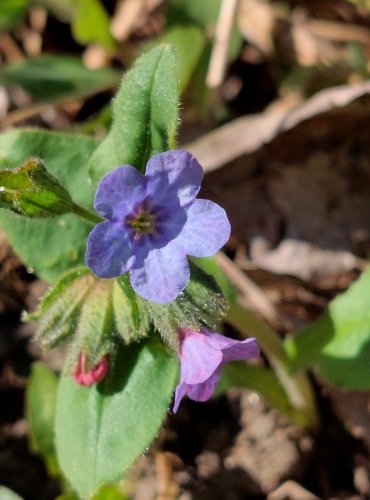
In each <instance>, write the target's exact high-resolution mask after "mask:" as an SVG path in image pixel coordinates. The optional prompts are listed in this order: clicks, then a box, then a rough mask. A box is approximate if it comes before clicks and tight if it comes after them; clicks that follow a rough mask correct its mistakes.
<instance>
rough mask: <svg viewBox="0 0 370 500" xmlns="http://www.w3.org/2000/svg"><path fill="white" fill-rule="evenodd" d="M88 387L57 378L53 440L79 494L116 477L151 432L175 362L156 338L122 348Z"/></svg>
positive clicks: (160, 412)
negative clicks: (105, 372) (103, 375)
mask: <svg viewBox="0 0 370 500" xmlns="http://www.w3.org/2000/svg"><path fill="white" fill-rule="evenodd" d="M112 364H113V369H112V371H111V373H110V375H109V376H108V377H107V378H106V379H105V380H104V381H103V382H101V383H100V384H98V385H97V386H93V387H81V386H79V385H78V384H76V383H75V382H74V380H73V379H71V378H70V377H62V379H61V382H60V386H59V391H58V400H57V415H56V442H57V451H58V458H59V462H60V464H61V467H62V469H63V471H64V473H65V475H66V476H67V477H68V479H69V480H70V482H71V484H72V486H73V487H74V488H75V489H76V490H77V491H78V493H79V495H80V496H81V498H83V499H86V498H89V497H90V496H91V495H92V494H93V493H95V492H96V490H97V489H98V488H99V487H100V486H101V485H103V484H104V483H107V482H114V481H117V480H118V479H119V478H120V477H121V476H122V474H123V473H124V472H125V471H126V470H127V469H128V467H130V465H131V464H132V463H133V462H134V460H136V458H137V457H138V456H139V455H140V454H141V453H142V452H143V451H144V450H145V449H146V448H147V446H148V445H149V444H150V443H151V441H152V440H153V439H154V437H155V436H156V434H157V432H158V429H159V427H160V425H161V423H162V420H163V418H164V417H165V414H166V411H167V409H168V405H169V400H170V397H171V394H172V390H173V388H174V385H175V383H176V377H177V361H176V360H175V358H174V356H173V354H172V353H170V352H168V351H167V350H166V349H165V348H164V346H163V345H162V344H161V343H160V342H159V340H158V339H155V338H152V339H151V340H148V341H145V342H141V343H140V344H136V345H130V346H128V347H124V348H122V349H121V350H120V351H119V353H118V356H117V359H116V360H112Z"/></svg>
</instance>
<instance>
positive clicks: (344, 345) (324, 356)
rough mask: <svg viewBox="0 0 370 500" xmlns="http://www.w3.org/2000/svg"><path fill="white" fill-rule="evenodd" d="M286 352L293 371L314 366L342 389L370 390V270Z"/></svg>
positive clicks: (302, 333) (331, 305) (340, 296)
mask: <svg viewBox="0 0 370 500" xmlns="http://www.w3.org/2000/svg"><path fill="white" fill-rule="evenodd" d="M286 348H287V351H288V354H289V357H290V358H291V368H292V371H296V370H299V369H301V368H304V367H305V366H307V365H308V364H312V363H313V364H316V365H317V367H318V368H319V371H320V374H321V375H322V376H323V377H324V378H325V379H326V380H328V381H329V382H331V383H333V384H335V385H337V386H339V387H343V388H346V389H368V388H370V361H369V360H370V269H368V270H367V271H366V272H365V273H364V274H363V275H362V276H361V278H360V279H359V280H357V281H356V282H355V283H354V284H353V285H352V286H351V287H350V288H349V290H348V291H347V292H345V293H343V294H341V295H339V296H338V297H336V298H335V299H334V300H333V301H332V302H331V303H330V305H329V307H328V310H327V312H326V313H325V314H324V315H323V316H322V317H321V318H319V320H318V321H316V322H315V323H313V324H312V325H309V326H308V327H306V328H304V329H303V330H302V331H301V332H299V333H298V334H297V335H296V336H295V337H293V338H291V339H289V340H288V341H287V342H286Z"/></svg>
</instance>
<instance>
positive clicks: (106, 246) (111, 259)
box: [86, 221, 135, 278]
mask: <svg viewBox="0 0 370 500" xmlns="http://www.w3.org/2000/svg"><path fill="white" fill-rule="evenodd" d="M134 261H135V257H134V255H133V252H132V244H131V239H130V235H129V232H128V231H127V229H125V227H124V226H123V225H122V224H120V223H113V222H109V221H107V222H101V223H100V224H97V225H96V226H95V227H94V229H93V230H92V231H91V233H90V234H89V238H88V240H87V249H86V265H87V267H89V268H90V269H91V271H93V273H94V274H96V276H99V278H114V277H115V276H120V275H121V274H123V273H125V272H126V271H128V270H129V269H131V267H132V265H133V263H134Z"/></svg>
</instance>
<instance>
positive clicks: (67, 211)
mask: <svg viewBox="0 0 370 500" xmlns="http://www.w3.org/2000/svg"><path fill="white" fill-rule="evenodd" d="M178 101H179V95H178V77H177V73H176V59H175V54H174V51H173V49H172V48H171V46H168V45H161V46H158V47H156V48H154V49H153V50H151V51H150V52H148V53H147V54H145V55H144V56H142V57H141V58H140V59H139V60H138V61H137V62H136V64H135V65H134V67H133V69H132V70H131V71H129V72H128V73H127V74H126V75H125V76H124V78H123V80H122V84H121V87H120V89H119V91H118V94H117V97H116V99H115V100H114V103H113V117H114V119H113V124H112V127H111V130H110V131H109V134H108V135H107V137H106V138H105V139H104V140H103V141H101V142H99V141H98V140H96V139H93V138H91V137H88V136H81V135H76V134H63V133H53V132H47V131H43V130H13V131H10V132H6V133H4V134H2V135H0V158H1V170H0V207H1V208H3V209H4V210H1V211H0V223H1V226H2V228H3V229H4V231H5V232H6V233H7V235H8V237H9V239H10V241H11V243H12V245H13V246H14V248H15V250H16V251H17V252H18V254H19V255H20V257H21V258H22V259H23V260H24V262H25V263H26V264H27V265H28V266H31V267H32V268H33V269H34V270H35V272H36V273H37V274H38V276H40V277H41V278H43V279H44V280H46V281H47V282H49V283H50V284H51V285H52V286H51V288H50V290H49V292H48V293H47V294H46V295H45V297H43V299H42V300H41V302H40V305H39V308H38V310H37V311H36V312H35V313H33V314H29V315H28V318H27V319H29V320H34V319H37V320H38V321H39V325H38V331H37V334H36V339H35V340H36V341H37V342H38V343H39V344H40V345H41V346H42V348H43V349H45V350H48V349H51V348H53V347H55V346H58V345H61V344H63V343H67V344H68V350H67V356H66V361H65V368H64V371H63V373H62V374H61V376H60V377H59V379H58V378H57V376H56V375H55V374H54V373H53V372H52V371H51V370H50V369H49V368H48V367H47V366H46V365H43V364H41V363H36V364H35V365H34V368H33V371H32V375H31V377H30V382H29V387H28V391H27V414H28V419H29V422H30V429H31V446H32V448H33V449H34V451H35V452H37V453H39V454H41V455H42V456H43V457H44V459H45V463H46V466H47V468H48V470H49V473H50V474H52V475H57V476H58V475H61V474H63V475H64V477H65V478H66V479H67V481H68V483H69V484H70V485H71V486H72V488H73V489H74V490H75V491H76V492H77V494H78V495H79V497H80V498H82V499H88V498H91V497H93V495H94V494H95V493H96V491H97V490H98V489H99V488H101V487H103V485H104V484H106V483H113V482H116V481H118V480H120V479H121V478H122V477H123V475H124V473H125V471H127V469H128V468H129V467H130V466H131V464H132V463H133V462H134V461H135V459H136V458H137V457H138V456H139V455H140V454H141V453H142V452H143V451H144V450H145V449H147V447H148V446H149V445H150V443H151V442H152V441H153V439H154V438H155V436H156V435H157V433H158V431H159V428H160V426H161V424H162V422H163V420H164V419H165V418H166V414H167V412H168V411H178V409H179V407H180V403H181V401H182V399H183V398H184V397H185V396H187V397H189V398H191V399H193V400H195V401H206V400H208V399H209V398H210V397H212V395H213V394H214V392H215V390H216V387H217V386H218V390H219V391H222V390H225V389H227V388H228V387H230V386H232V385H234V386H242V387H250V388H253V389H254V390H257V391H258V392H260V393H261V394H263V395H264V396H265V397H266V399H267V400H268V401H269V402H270V403H271V404H273V405H275V406H277V407H278V408H279V409H280V410H281V411H283V412H284V413H285V414H286V415H288V417H289V418H291V419H292V420H293V421H295V422H296V423H297V424H299V425H303V426H306V427H308V428H310V429H311V430H314V429H316V428H317V427H318V425H319V418H318V414H317V409H316V404H315V398H314V395H313V392H312V388H311V385H310V383H309V379H308V378H307V375H306V373H305V371H304V369H305V368H306V367H308V366H312V365H315V366H316V367H317V368H318V369H319V370H320V372H321V374H322V376H323V377H325V378H327V379H328V380H329V381H331V382H334V383H337V384H340V385H341V386H343V387H347V388H365V387H369V386H370V377H369V372H370V367H369V363H368V362H365V359H366V356H367V354H368V351H369V339H370V329H369V321H368V320H369V318H368V316H369V312H368V311H369V307H367V299H366V293H365V292H366V290H368V288H369V283H368V282H369V280H370V275H369V274H365V275H364V276H363V278H362V279H361V280H360V281H359V282H358V283H356V284H355V285H354V286H353V288H351V289H350V290H349V292H347V294H345V295H343V296H342V297H339V298H338V299H336V300H335V301H334V302H333V304H332V305H331V306H330V308H329V311H328V313H327V314H326V315H325V316H324V317H323V318H322V319H320V320H319V321H318V322H317V323H316V324H314V325H312V326H310V327H309V328H307V329H306V330H304V331H302V332H299V333H298V334H295V335H292V337H291V338H289V339H288V340H287V341H285V343H283V342H282V340H281V339H280V337H279V336H278V335H277V334H276V333H275V332H274V331H273V330H272V329H271V328H270V327H269V326H267V325H266V324H265V323H263V322H262V321H261V320H259V319H257V318H256V317H255V316H253V315H252V314H251V313H250V312H248V311H246V310H245V309H243V308H241V307H240V306H239V305H238V304H237V303H236V301H235V294H234V293H233V291H232V290H231V288H230V285H229V284H228V283H227V282H226V280H225V278H224V277H223V276H222V275H221V274H220V270H219V269H218V268H217V266H216V264H215V261H214V260H213V259H212V255H213V254H215V253H216V252H217V251H218V250H219V249H220V248H221V247H222V246H223V245H224V244H225V243H226V241H227V240H228V238H229V235H230V225H229V221H228V218H227V215H226V213H225V211H224V210H223V209H222V208H221V207H219V206H218V205H217V204H215V203H214V202H212V201H210V200H203V199H198V198H197V195H198V192H199V189H200V185H201V181H202V178H203V170H202V167H201V166H200V164H199V163H198V161H197V160H196V158H194V157H193V156H192V155H191V154H190V153H189V152H187V151H184V150H181V149H176V148H175V135H176V126H177V124H178V119H179V118H178ZM225 147H227V145H225ZM205 257H208V258H207V259H205ZM195 258H196V259H195ZM216 280H217V281H216ZM217 282H218V283H219V284H217ZM220 287H221V288H222V290H223V291H221V289H220ZM225 296H226V297H227V299H228V301H227V300H226V298H225ZM365 306H366V307H365ZM225 319H226V320H227V321H228V322H230V323H231V324H233V325H234V326H236V327H237V328H238V329H239V330H240V332H241V333H242V334H244V335H245V337H246V339H245V340H242V341H238V340H234V339H231V338H228V337H225V336H223V335H221V334H220V333H218V332H220V330H221V323H222V321H223V320H225ZM259 346H260V347H261V348H262V351H263V353H264V355H265V359H266V360H267V363H265V364H266V366H262V360H261V358H259V361H260V362H259V363H258V364H250V363H246V362H245V360H250V359H252V358H258V357H259ZM219 382H220V384H218V383H219ZM174 396H175V397H174ZM173 397H174V402H172V400H173ZM60 471H62V472H60ZM64 484H65V483H64Z"/></svg>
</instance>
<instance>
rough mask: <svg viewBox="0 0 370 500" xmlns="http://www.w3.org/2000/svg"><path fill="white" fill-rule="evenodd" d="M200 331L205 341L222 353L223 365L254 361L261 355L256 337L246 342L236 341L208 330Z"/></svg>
mask: <svg viewBox="0 0 370 500" xmlns="http://www.w3.org/2000/svg"><path fill="white" fill-rule="evenodd" d="M200 331H201V333H203V334H204V336H205V339H206V340H205V341H206V343H207V344H208V345H209V346H210V347H212V348H213V349H219V350H220V351H222V354H223V358H222V363H228V362H229V361H236V360H242V359H252V358H256V357H258V356H259V354H260V348H259V346H258V344H257V341H256V339H255V338H254V337H250V338H248V339H246V340H235V339H230V338H229V337H225V336H224V335H220V334H219V333H216V332H212V331H210V330H208V329H207V328H201V329H200Z"/></svg>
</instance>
